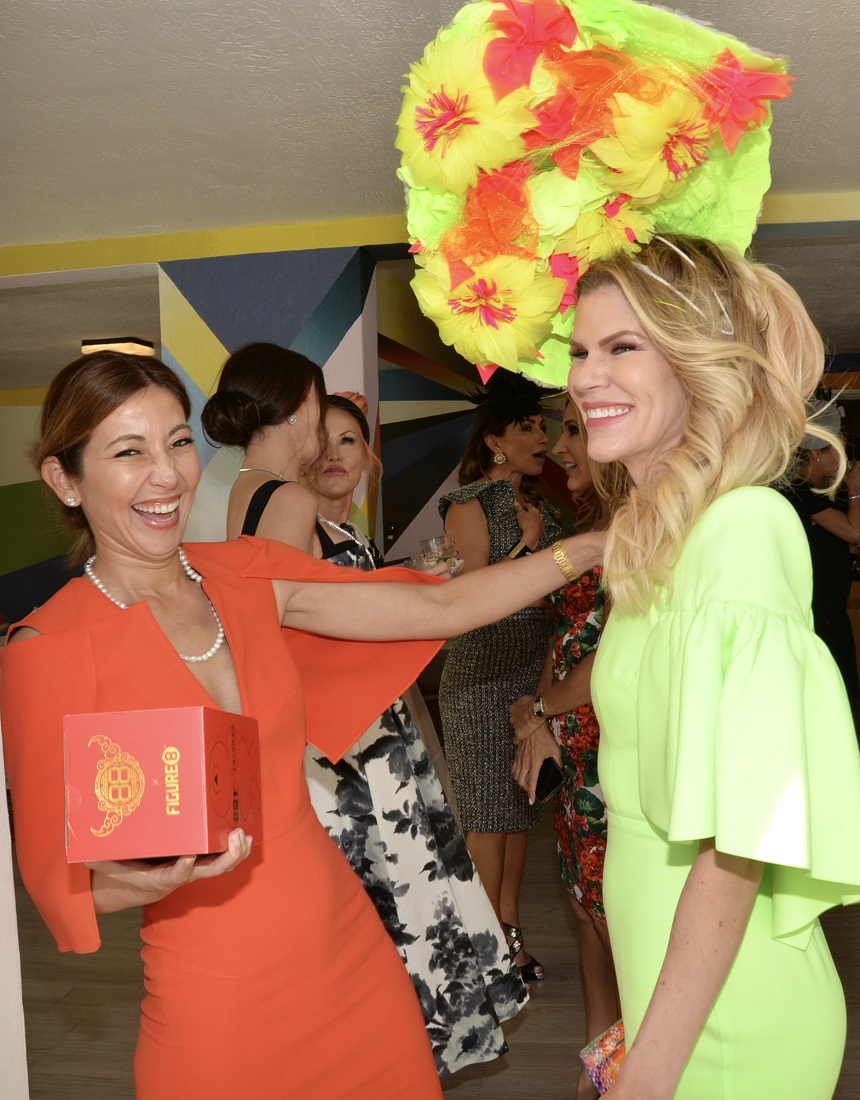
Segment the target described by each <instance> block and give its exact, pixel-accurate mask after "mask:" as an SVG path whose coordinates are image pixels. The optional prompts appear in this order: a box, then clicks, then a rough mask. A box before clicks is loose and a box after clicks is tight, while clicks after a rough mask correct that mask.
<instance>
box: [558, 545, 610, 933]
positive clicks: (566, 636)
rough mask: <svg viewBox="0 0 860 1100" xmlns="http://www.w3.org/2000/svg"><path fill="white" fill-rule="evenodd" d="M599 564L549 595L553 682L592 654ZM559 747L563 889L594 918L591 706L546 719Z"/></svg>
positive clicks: (599, 873) (599, 839) (601, 811)
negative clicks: (562, 772)
mask: <svg viewBox="0 0 860 1100" xmlns="http://www.w3.org/2000/svg"><path fill="white" fill-rule="evenodd" d="M602 575H603V571H602V569H601V567H600V566H595V568H594V569H590V570H588V572H586V573H583V574H582V575H581V576H580V577H577V579H576V580H575V581H574V582H573V583H572V584H566V585H565V586H564V588H560V589H558V591H556V592H553V593H552V594H551V595H550V597H549V602H550V616H551V619H552V646H553V671H552V678H553V683H557V682H558V681H559V680H563V679H564V678H565V676H567V675H568V673H569V672H570V671H571V670H572V669H574V668H576V666H577V665H578V664H579V663H580V661H582V660H583V658H585V657H587V656H588V655H589V654H590V653H594V651H595V650H596V649H597V644H598V642H599V641H600V632H601V631H602V629H603V620H604V609H605V608H604V595H603V589H602V587H601V584H600V581H601V577H602ZM550 725H551V728H552V732H553V734H554V735H555V738H556V740H557V741H558V742H559V744H560V745H561V757H562V767H563V769H564V774H565V779H566V782H565V785H564V786H563V787H562V789H561V790H560V791H559V793H558V795H557V796H556V803H555V835H556V842H557V845H558V858H559V864H560V866H561V877H562V882H563V883H564V886H565V888H566V889H567V890H568V891H570V893H571V894H573V895H574V897H575V898H576V899H577V901H579V902H580V904H581V905H582V906H583V908H584V909H585V910H586V911H587V912H588V913H590V914H591V915H592V916H593V917H597V918H599V919H600V920H605V919H606V917H605V915H604V912H603V858H604V854H605V852H606V803H605V801H604V799H603V791H602V790H601V789H600V783H599V781H598V778H597V748H598V744H599V740H600V728H599V727H598V725H597V718H596V717H595V714H594V708H593V707H592V706H591V704H590V703H588V704H586V705H585V706H582V707H577V708H576V709H574V710H570V711H567V713H565V714H557V715H555V716H554V717H553V718H551V719H550Z"/></svg>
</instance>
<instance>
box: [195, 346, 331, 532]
mask: <svg viewBox="0 0 860 1100" xmlns="http://www.w3.org/2000/svg"><path fill="white" fill-rule="evenodd" d="M325 409H326V394H325V382H324V380H323V373H322V371H321V370H320V368H319V367H318V366H317V365H316V363H312V362H311V361H310V359H307V358H305V356H304V355H299V354H298V352H295V351H288V350H287V349H286V348H282V347H279V346H278V345H277V344H269V343H264V342H262V341H261V342H257V343H253V344H246V345H245V346H244V347H242V348H239V350H238V351H235V352H233V354H232V355H231V356H230V358H229V359H228V360H227V362H226V363H225V364H224V368H223V370H222V371H221V376H220V377H219V379H218V387H217V389H216V391H215V393H214V394H213V395H212V397H210V398H209V400H208V401H207V402H206V405H205V407H204V409H203V414H202V417H201V419H202V422H203V430H204V431H205V432H206V435H207V436H208V437H209V439H211V440H212V441H213V442H214V443H220V444H221V445H222V446H224V447H241V448H242V449H243V450H244V452H245V458H244V461H243V462H242V468H241V469H240V471H239V474H240V476H239V477H238V478H237V479H236V483H235V485H234V486H233V489H232V491H231V493H230V503H229V505H228V509H227V532H228V535H238V534H241V533H242V532H243V531H244V529H245V528H244V525H245V520H246V517H247V516H248V509H249V506H250V504H251V500H252V499H256V500H257V502H258V503H257V506H256V507H259V505H260V502H261V499H262V498H261V497H256V498H255V494H256V492H257V490H258V489H260V488H261V487H262V486H264V485H266V486H268V489H267V491H266V499H265V502H264V504H263V507H262V508H261V509H260V513H259V516H258V522H257V525H256V530H255V532H254V533H255V534H257V535H259V536H260V538H277V539H279V540H280V541H281V542H288V543H289V544H290V545H291V546H295V547H297V548H298V549H299V550H306V551H307V552H308V553H310V552H311V551H312V550H313V530H314V524H315V523H316V514H317V507H316V499H315V498H314V495H313V493H311V492H310V491H309V490H308V489H306V488H305V487H304V486H303V485H302V484H301V472H302V470H303V469H304V468H305V467H307V466H309V465H310V464H311V463H313V462H314V461H315V460H316V458H317V456H318V455H319V453H320V451H321V450H322V446H323V442H324V439H325V436H324V433H323V428H322V419H323V417H324V416H325ZM273 479H274V480H273ZM264 513H265V514H264Z"/></svg>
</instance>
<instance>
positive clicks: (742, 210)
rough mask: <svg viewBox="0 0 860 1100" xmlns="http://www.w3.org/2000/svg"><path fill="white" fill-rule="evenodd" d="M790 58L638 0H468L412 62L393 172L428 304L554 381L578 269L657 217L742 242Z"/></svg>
mask: <svg viewBox="0 0 860 1100" xmlns="http://www.w3.org/2000/svg"><path fill="white" fill-rule="evenodd" d="M784 74H785V63H784V62H783V61H781V60H779V59H777V58H772V57H768V56H766V55H763V54H759V53H755V52H754V51H753V50H751V49H750V48H749V47H748V46H745V45H744V44H743V43H742V42H739V41H737V40H736V39H734V38H730V37H728V36H727V35H724V34H720V33H719V32H717V31H714V30H712V29H711V28H709V27H705V26H701V25H699V24H697V23H694V22H692V21H690V20H687V19H685V18H684V17H683V16H680V15H676V14H673V13H672V12H668V11H663V10H661V9H659V8H652V7H649V6H648V5H645V4H639V3H636V2H635V0H476V2H474V3H468V4H466V6H465V7H463V8H461V9H460V11H459V12H458V13H457V15H456V16H455V17H454V20H453V22H452V23H451V25H450V26H448V27H445V28H444V29H443V30H441V31H440V32H439V34H438V35H437V36H436V38H435V40H434V41H433V42H431V43H430V45H429V46H428V47H427V49H426V50H425V51H424V56H423V57H422V59H421V60H420V61H419V62H417V63H415V64H414V65H412V67H411V71H410V73H409V83H408V84H407V85H406V86H405V88H404V89H403V90H404V99H403V108H402V110H401V112H400V117H399V118H398V120H397V125H398V134H397V148H398V149H399V150H400V151H401V153H402V154H403V156H402V161H401V167H400V170H399V173H398V174H399V176H400V178H401V179H402V180H403V182H404V183H405V184H406V188H407V196H408V227H409V239H410V242H411V244H412V252H413V253H414V255H415V258H416V261H417V263H418V266H419V270H418V272H417V274H416V276H415V278H414V280H413V283H412V285H413V289H414V290H415V294H416V296H417V298H418V302H419V304H420V306H421V309H422V311H423V312H424V313H425V314H426V315H427V316H428V317H429V318H431V320H433V321H434V322H435V323H436V324H437V326H438V327H439V332H440V334H441V336H442V339H443V340H444V341H445V343H446V344H452V345H453V346H454V347H455V348H456V349H457V351H458V352H459V353H460V354H461V355H463V356H464V357H465V358H466V359H468V360H469V361H470V362H472V363H475V364H476V366H477V367H478V370H479V372H480V374H481V377H482V379H483V380H484V381H486V380H487V379H488V378H489V377H490V376H491V375H492V374H493V372H494V371H495V370H496V369H497V368H498V367H505V368H507V369H508V370H512V371H519V372H521V373H523V374H527V375H529V376H530V377H531V378H533V379H534V380H535V381H537V382H539V383H541V384H542V385H545V386H554V387H563V386H564V385H565V383H566V381H567V373H568V369H569V365H570V357H569V352H568V341H569V339H570V333H571V329H572V327H573V314H574V309H573V306H574V304H575V301H576V284H577V280H578V278H579V277H580V275H581V274H583V273H584V271H585V270H586V269H587V268H588V266H589V265H590V264H591V263H592V262H593V261H595V260H598V259H602V258H605V257H607V256H610V255H613V254H614V253H616V252H618V251H619V250H622V249H623V250H626V251H628V252H635V251H638V249H639V248H640V246H641V245H643V244H646V243H647V242H648V241H649V240H650V239H651V238H652V237H653V236H654V234H655V233H665V232H676V233H688V234H692V235H695V236H700V237H706V238H708V239H710V240H716V241H719V242H731V243H733V244H734V245H736V246H737V247H738V248H739V249H740V250H741V251H744V250H745V249H746V247H747V246H748V245H749V242H750V239H751V238H752V234H753V230H754V228H755V224H756V219H757V216H758V213H759V210H760V207H761V200H762V197H763V195H764V193H765V191H766V190H767V188H768V186H769V185H770V169H769V165H768V154H769V150H770V133H769V126H770V122H771V110H770V101H771V100H776V99H782V98H783V97H784V96H786V95H788V94H789V91H790V88H789V81H790V80H791V79H792V78H791V77H788V76H785V75H784Z"/></svg>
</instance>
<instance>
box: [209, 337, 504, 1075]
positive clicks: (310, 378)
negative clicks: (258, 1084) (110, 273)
mask: <svg viewBox="0 0 860 1100" xmlns="http://www.w3.org/2000/svg"><path fill="white" fill-rule="evenodd" d="M321 374H322V372H321V371H319V369H318V368H317V367H315V366H313V364H311V363H309V362H308V360H305V359H303V357H302V356H297V355H294V354H293V353H292V352H288V351H284V350H283V349H281V348H278V347H276V346H275V345H273V344H251V345H249V347H247V348H243V349H241V350H240V351H238V352H236V353H235V354H234V355H232V356H231V357H230V358H229V359H228V360H227V363H226V365H225V367H224V371H223V374H222V376H221V379H220V381H219V385H218V393H217V394H216V395H215V397H214V398H213V399H212V400H211V401H210V402H209V404H208V405H207V406H206V409H205V411H204V425H206V427H207V431H209V430H210V426H211V425H212V423H213V421H214V420H215V418H216V416H217V418H218V422H217V424H216V427H215V432H210V434H211V435H212V436H213V438H217V439H218V440H219V441H221V442H226V441H228V440H232V441H235V442H236V443H238V444H240V445H242V446H244V447H245V461H244V463H243V469H242V472H241V473H240V474H239V476H238V478H237V480H236V483H235V485H234V486H233V489H232V491H231V494H230V507H229V511H228V515H227V535H228V537H233V536H236V535H239V534H245V535H259V534H265V535H266V537H267V538H272V539H277V540H279V541H280V542H285V543H288V544H289V545H291V546H295V547H297V548H298V549H301V550H310V552H311V553H312V554H313V555H314V557H317V558H325V559H327V560H329V561H331V562H333V563H335V564H337V565H340V566H348V567H351V568H353V569H361V570H365V571H371V570H374V569H376V568H377V567H378V566H381V565H382V564H383V562H382V556H381V555H380V553H379V551H378V550H377V548H376V546H375V545H374V544H373V542H372V540H370V539H369V537H368V536H367V535H365V534H364V532H363V531H362V530H361V528H360V527H359V526H358V525H357V524H352V523H350V522H349V520H350V509H351V507H352V500H353V494H354V492H355V490H356V489H357V488H358V486H359V484H360V482H361V479H362V477H363V476H364V474H365V471H366V470H369V471H371V473H372V475H376V474H377V473H378V471H379V469H380V464H379V459H377V458H376V456H375V455H374V454H373V452H372V450H371V449H370V446H369V442H370V426H369V425H368V422H367V413H366V410H367V403H366V401H365V398H364V397H363V396H362V395H361V394H358V393H353V394H334V395H332V396H330V397H328V398H326V399H325V402H326V405H327V411H326V414H325V416H324V418H323V432H324V435H325V445H324V446H321V445H320V444H319V442H318V439H317V436H316V434H315V433H311V434H310V435H308V434H307V433H304V434H303V433H302V432H301V425H302V421H301V419H300V417H301V414H302V409H303V407H304V406H305V405H308V404H313V403H315V402H316V401H317V400H318V399H319V398H318V393H317V391H316V390H315V389H314V383H315V382H316V380H317V379H318V378H320V377H321ZM303 392H304V393H306V394H307V396H304V397H303ZM258 401H259V406H258V404H257V402H258ZM302 402H304V404H302ZM320 403H321V404H322V400H320ZM358 403H361V404H358ZM361 405H363V408H362V407H361ZM258 414H259V415H258ZM233 416H235V418H236V420H235V422H233V421H232V417H233ZM291 420H295V423H291ZM258 422H259V424H260V425H262V426H261V427H255V425H256V424H257V423H258ZM249 426H250V427H251V428H252V429H253V434H252V436H251V438H250V440H247V439H246V436H247V431H248V427H249ZM216 433H217V434H216ZM312 452H313V457H314V458H316V456H317V455H319V460H318V461H317V462H316V463H315V464H314V465H313V466H311V467H310V469H308V470H306V476H307V480H308V483H309V485H310V490H312V491H310V490H308V489H306V488H304V487H303V486H302V485H298V484H295V483H294V481H293V482H285V481H284V480H283V479H285V478H287V479H290V478H292V479H296V478H298V477H299V476H300V475H299V472H300V470H301V469H302V467H303V465H304V464H305V463H306V462H307V457H308V455H310V454H311V453H312ZM331 682H332V684H333V685H334V684H335V683H336V682H337V668H336V667H332V669H331ZM374 717H375V721H374V722H373V723H368V728H367V729H366V731H365V732H364V733H363V734H362V736H361V737H360V738H359V739H358V740H357V742H356V744H355V745H354V746H352V748H350V750H349V751H348V752H346V753H345V754H344V755H343V757H342V758H341V759H339V760H335V761H332V760H331V759H329V757H328V754H327V753H326V752H325V748H324V745H323V743H322V741H321V740H320V737H319V736H317V735H316V731H315V730H314V729H313V728H311V729H310V730H309V735H308V736H309V741H310V743H311V744H310V746H309V749H308V752H307V754H306V760H305V772H306V776H307V780H308V786H309V788H310V792H311V801H312V803H313V806H314V809H315V811H316V813H317V816H318V817H319V819H320V822H321V823H322V825H323V826H324V828H325V829H326V830H327V831H328V833H329V835H330V836H331V837H332V838H333V839H334V841H335V842H336V843H337V845H338V846H339V847H340V849H341V851H342V852H343V853H344V855H345V856H346V857H347V859H348V860H349V862H350V864H351V866H352V868H353V870H354V871H355V872H356V874H357V875H358V877H359V879H360V880H361V883H362V885H363V886H364V888H365V890H366V891H367V894H368V896H369V897H370V899H371V901H372V902H373V903H374V905H375V906H376V909H377V912H378V913H379V916H380V918H381V920H382V923H383V924H384V925H385V927H386V929H387V931H388V934H389V935H390V936H391V939H392V941H393V942H394V944H395V946H396V947H397V950H398V951H399V953H400V956H401V958H402V959H403V962H404V965H405V967H406V970H407V971H408V973H409V977H410V979H411V981H412V985H413V987H414V989H415V992H416V995H417V997H418V1000H419V1003H420V1005H421V1009H422V1011H423V1013H424V1020H425V1024H426V1027H427V1034H428V1037H429V1039H430V1043H431V1045H432V1047H433V1054H434V1057H435V1059H436V1066H437V1069H438V1070H439V1072H440V1073H453V1072H456V1071H457V1070H459V1069H462V1068H463V1067H464V1066H467V1065H470V1064H472V1063H474V1062H480V1061H486V1060H489V1059H491V1058H496V1057H498V1056H499V1055H500V1054H503V1053H504V1052H505V1051H506V1050H507V1046H506V1044H505V1037H504V1034H503V1033H502V1029H501V1027H500V1023H499V1021H500V1020H506V1019H509V1018H510V1017H511V1016H513V1015H515V1014H516V1013H517V1012H518V1010H519V1008H520V1006H521V1005H522V1004H523V1003H524V1001H525V989H524V987H523V984H522V982H521V981H520V978H519V975H518V974H517V972H516V971H515V970H513V969H512V967H511V961H510V956H509V952H508V950H507V947H506V944H505V939H504V935H503V933H502V930H501V928H500V927H499V925H498V922H497V921H496V920H495V918H494V914H493V911H492V909H491V907H490V905H489V903H488V901H487V898H486V896H485V894H484V891H483V889H482V887H481V884H480V882H479V881H478V878H477V875H476V873H475V868H474V866H473V864H472V861H471V859H470V858H469V853H468V851H467V850H466V847H465V845H464V843H463V840H462V836H461V834H460V831H459V828H458V826H457V823H456V820H455V818H454V815H453V813H452V812H451V809H450V807H449V806H448V803H447V801H446V799H445V796H444V794H443V791H442V787H441V784H440V782H439V779H438V776H437V775H436V771H435V769H434V767H433V765H432V763H431V761H430V758H429V756H428V754H427V751H426V749H425V747H424V745H423V743H422V741H421V738H420V737H419V735H418V731H417V729H416V727H415V724H414V722H413V718H412V714H411V712H410V710H409V708H408V707H407V706H406V704H405V703H404V701H403V699H396V700H395V701H394V702H393V703H392V705H391V706H390V707H387V708H386V709H385V710H384V712H382V713H381V714H380V715H379V716H378V717H376V716H374ZM315 737H316V740H315ZM318 745H319V746H320V747H317V746H318Z"/></svg>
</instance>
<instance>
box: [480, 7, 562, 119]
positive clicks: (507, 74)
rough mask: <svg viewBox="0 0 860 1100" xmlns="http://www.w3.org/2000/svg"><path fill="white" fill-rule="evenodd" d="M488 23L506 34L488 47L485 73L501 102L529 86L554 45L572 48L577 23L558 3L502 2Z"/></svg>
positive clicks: (485, 56) (485, 58) (494, 40)
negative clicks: (538, 66)
mask: <svg viewBox="0 0 860 1100" xmlns="http://www.w3.org/2000/svg"><path fill="white" fill-rule="evenodd" d="M499 3H500V7H499V8H497V9H496V10H495V11H494V12H493V14H492V15H491V16H490V17H489V19H488V20H487V22H488V23H490V24H491V25H492V26H494V27H495V28H497V29H498V30H500V31H501V32H502V33H501V35H500V36H499V37H498V38H494V39H493V40H492V41H491V42H490V44H489V45H488V46H487V49H486V52H485V54H484V72H485V73H486V74H487V80H488V81H489V82H490V86H491V87H492V89H493V93H494V95H495V97H496V99H497V100H500V99H504V97H505V96H506V95H508V94H509V93H510V92H512V91H514V90H515V89H516V88H522V87H525V86H527V85H528V83H529V81H530V80H531V78H532V70H533V69H534V66H535V62H536V61H537V59H538V58H539V57H540V55H541V54H542V53H543V51H544V50H545V49H546V48H547V47H548V46H551V45H554V44H561V45H564V46H572V45H573V43H574V42H575V41H576V33H577V32H576V23H575V21H574V18H573V15H572V14H571V12H570V9H569V8H567V7H565V5H564V4H560V3H558V0H499Z"/></svg>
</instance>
